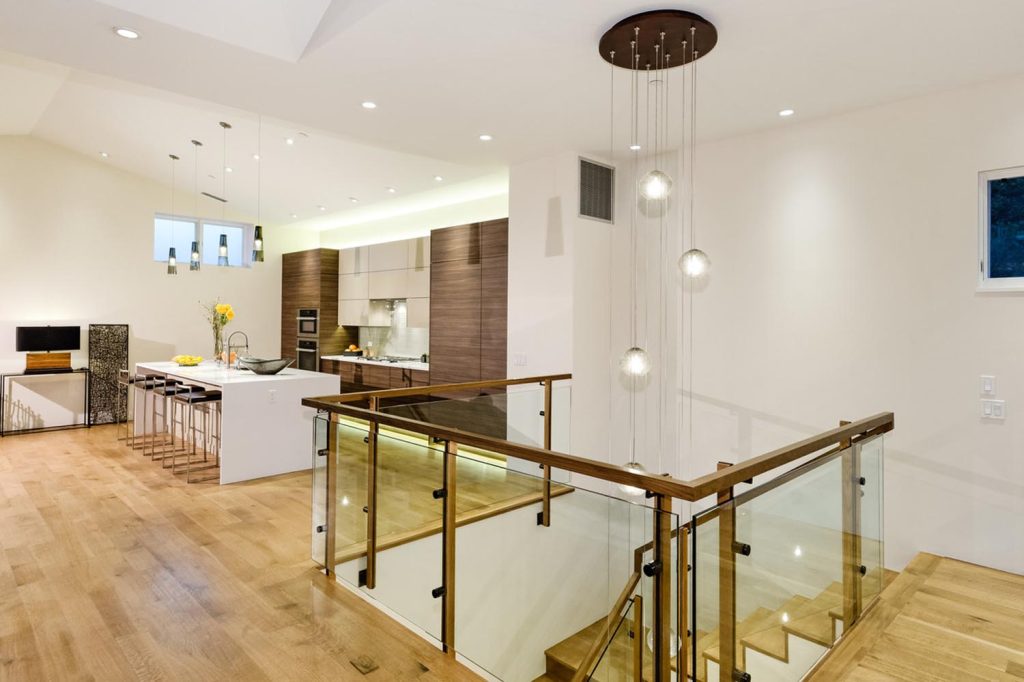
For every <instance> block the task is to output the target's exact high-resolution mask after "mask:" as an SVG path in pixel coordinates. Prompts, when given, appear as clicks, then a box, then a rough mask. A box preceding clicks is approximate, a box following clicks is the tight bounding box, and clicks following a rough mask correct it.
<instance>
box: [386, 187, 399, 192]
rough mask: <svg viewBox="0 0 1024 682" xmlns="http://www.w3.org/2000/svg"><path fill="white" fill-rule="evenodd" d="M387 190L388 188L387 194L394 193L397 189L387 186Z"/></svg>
mask: <svg viewBox="0 0 1024 682" xmlns="http://www.w3.org/2000/svg"><path fill="white" fill-rule="evenodd" d="M387 190H388V194H394V193H395V192H397V191H398V190H397V189H395V188H394V187H388V188H387Z"/></svg>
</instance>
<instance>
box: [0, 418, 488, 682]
mask: <svg viewBox="0 0 1024 682" xmlns="http://www.w3.org/2000/svg"><path fill="white" fill-rule="evenodd" d="M309 484H310V480H309V475H308V474H291V475H286V476H279V477H275V478H272V479H264V480H262V481H257V482H252V483H245V484H235V485H230V486H219V485H217V484H215V483H207V484H192V485H185V483H184V482H183V481H182V480H180V478H175V477H173V476H172V475H171V474H170V473H169V472H167V471H164V470H161V469H160V467H159V464H158V463H154V462H150V461H149V460H148V459H146V458H145V457H143V456H141V455H140V454H138V453H136V452H131V451H129V450H128V449H127V448H125V447H124V446H122V445H119V444H116V443H115V441H114V433H113V430H112V428H111V427H97V428H93V429H89V430H74V431H61V432H54V433H46V434H34V435H21V436H15V437H9V438H3V439H0V680H19V681H24V680H103V681H108V680H134V679H138V680H193V681H195V680H228V679H231V680H244V681H245V682H249V681H252V680H303V681H304V682H308V681H310V680H328V679H330V680H364V679H365V680H371V681H372V680H379V681H382V680H413V679H417V680H464V679H465V680H469V679H478V678H476V677H475V676H474V675H473V674H472V673H470V672H469V671H468V670H466V669H465V668H464V667H462V666H460V665H458V664H456V663H454V662H453V661H451V660H449V659H448V658H447V657H445V656H444V655H443V654H442V653H441V652H440V651H438V650H437V649H436V648H434V647H432V646H431V645H430V644H428V643H427V642H425V641H423V640H422V639H420V638H419V637H417V636H415V635H413V634H412V633H410V632H408V631H406V630H405V629H403V628H402V627H401V626H400V625H398V624H397V623H395V622H394V621H392V620H391V619H389V618H388V617H387V616H385V615H383V614H382V613H380V612H379V611H377V610H376V609H374V608H373V607H372V606H370V605H369V604H366V603H365V602H363V601H362V600H361V599H359V598H358V597H356V596H354V595H352V594H351V593H349V592H348V591H347V590H346V589H345V588H343V587H341V586H340V585H338V584H336V583H334V582H333V581H332V580H329V579H327V578H325V577H324V576H322V575H320V574H319V573H317V572H316V571H315V570H314V568H313V565H312V562H311V561H310V558H309V555H310V537H309V525H310V521H309V519H310V516H309V513H310V510H309V504H310V491H309ZM360 657H367V658H369V659H371V660H372V661H373V662H374V663H375V664H376V665H377V666H379V667H378V669H377V670H375V671H373V672H370V673H368V674H367V675H365V676H364V675H363V674H362V673H360V672H359V671H357V669H356V668H355V667H354V666H353V665H352V663H351V662H350V661H351V660H354V659H358V658H360Z"/></svg>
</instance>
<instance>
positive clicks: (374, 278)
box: [368, 269, 409, 299]
mask: <svg viewBox="0 0 1024 682" xmlns="http://www.w3.org/2000/svg"><path fill="white" fill-rule="evenodd" d="M368 277H369V280H370V281H369V292H370V298H371V299H373V298H406V297H407V296H408V293H407V291H408V285H409V271H408V270H405V269H402V270H383V271H381V272H371V273H370V274H369V275H368Z"/></svg>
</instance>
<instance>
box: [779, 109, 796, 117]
mask: <svg viewBox="0 0 1024 682" xmlns="http://www.w3.org/2000/svg"><path fill="white" fill-rule="evenodd" d="M795 113H796V111H794V110H793V109H783V110H781V111H780V112H779V116H782V117H783V118H785V117H787V116H792V115H793V114H795Z"/></svg>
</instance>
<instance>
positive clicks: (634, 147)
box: [629, 144, 641, 152]
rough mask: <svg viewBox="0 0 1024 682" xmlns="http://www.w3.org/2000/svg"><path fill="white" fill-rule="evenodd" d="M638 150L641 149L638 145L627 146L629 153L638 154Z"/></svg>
mask: <svg viewBox="0 0 1024 682" xmlns="http://www.w3.org/2000/svg"><path fill="white" fill-rule="evenodd" d="M640 149H641V147H640V145H638V144H631V145H629V151H631V152H638V151H640Z"/></svg>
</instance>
